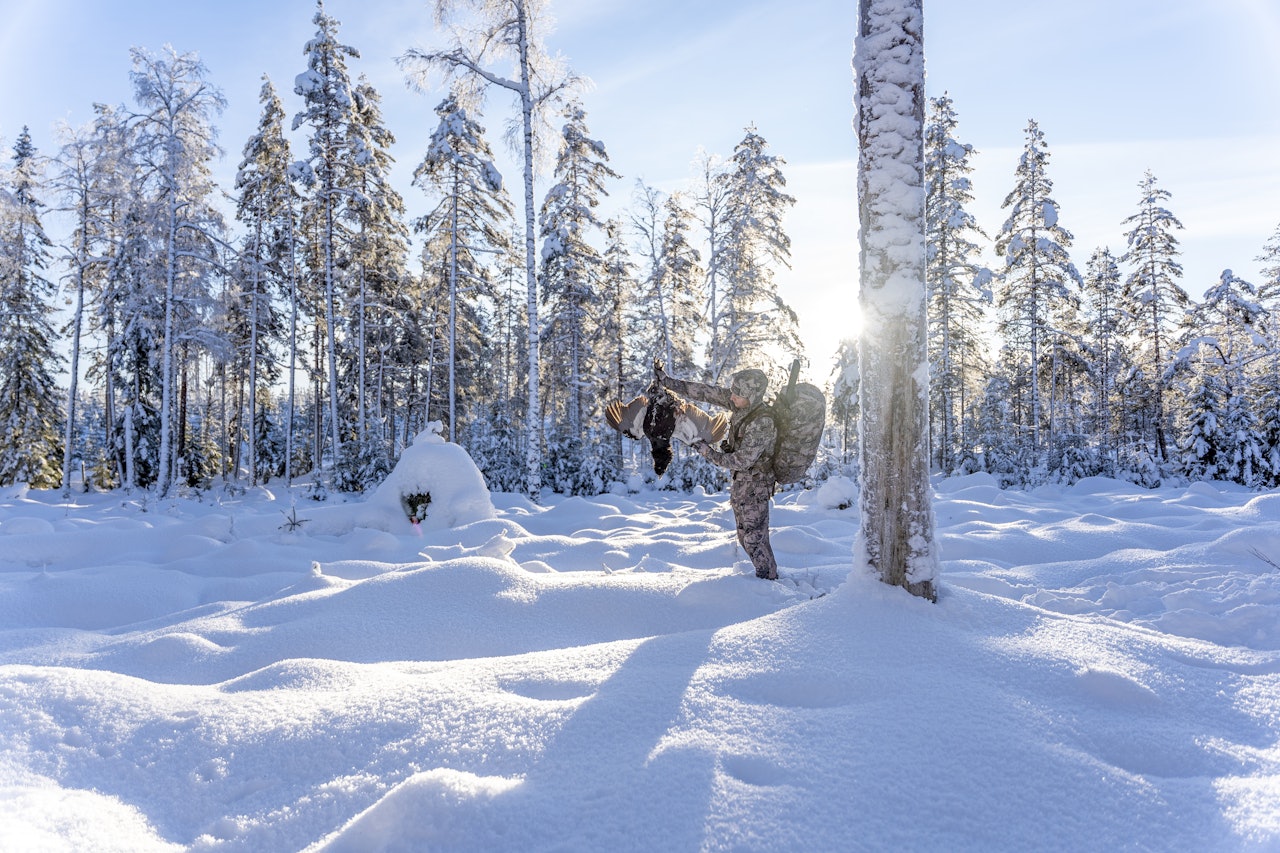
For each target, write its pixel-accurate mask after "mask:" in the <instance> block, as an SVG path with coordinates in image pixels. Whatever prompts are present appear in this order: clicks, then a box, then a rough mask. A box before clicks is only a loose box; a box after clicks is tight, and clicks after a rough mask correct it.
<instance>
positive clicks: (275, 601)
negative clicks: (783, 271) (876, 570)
mask: <svg viewBox="0 0 1280 853" xmlns="http://www.w3.org/2000/svg"><path fill="white" fill-rule="evenodd" d="M481 488H483V487H481ZM936 488H937V497H936V500H935V511H936V514H937V522H938V532H939V536H940V539H941V553H942V575H941V587H940V589H941V591H940V596H939V601H938V603H937V604H936V605H935V604H929V603H927V602H925V601H922V600H920V599H917V598H914V597H912V596H910V595H908V594H906V593H905V592H903V591H901V590H899V589H897V588H890V587H886V586H884V585H882V584H880V583H878V582H875V581H873V580H870V579H867V578H865V577H862V576H861V575H853V576H851V575H850V560H851V556H850V554H851V549H852V543H853V540H854V535H855V533H856V530H857V513H856V509H852V508H844V509H841V508H838V506H837V505H838V504H842V503H845V502H847V500H848V496H849V494H850V492H851V491H852V488H851V486H850V484H848V483H847V482H841V481H833V482H832V483H829V484H828V485H827V486H826V487H824V489H822V490H819V491H815V492H806V493H800V494H796V493H788V494H784V495H781V496H779V497H778V498H777V499H776V500H775V506H774V513H773V522H774V531H775V532H774V548H775V550H776V552H777V555H778V560H779V565H780V571H781V573H782V575H783V578H782V580H781V581H779V582H777V583H770V582H766V581H760V580H757V579H756V578H755V577H754V576H753V574H752V569H751V566H750V564H749V563H748V562H747V561H746V560H745V558H744V556H743V555H742V554H741V552H740V551H738V550H737V549H736V546H735V542H734V537H733V522H732V516H731V514H730V513H729V510H728V506H727V501H726V499H725V497H724V496H700V495H694V496H690V495H682V494H675V493H665V492H652V491H644V492H640V493H636V494H622V495H605V496H602V497H599V498H593V499H583V498H561V497H551V498H549V499H548V501H547V504H546V505H545V506H534V505H531V504H529V503H528V502H526V501H525V500H523V499H522V498H519V497H515V496H512V495H506V494H496V495H493V496H492V505H493V512H492V515H491V516H490V517H485V516H487V515H488V511H487V508H486V507H485V506H483V504H484V501H482V500H479V501H478V505H480V509H479V510H478V515H476V516H473V517H474V518H475V520H471V521H467V522H465V523H460V524H458V525H456V526H442V527H439V528H438V529H430V525H428V524H426V523H424V524H423V525H422V527H420V528H416V529H415V528H414V527H413V526H411V525H410V524H409V523H408V522H407V521H406V520H405V519H404V518H403V516H399V517H397V515H396V513H397V512H398V511H399V508H398V507H396V506H394V505H393V504H394V502H393V501H382V502H381V503H379V501H375V500H373V499H372V498H371V499H370V500H369V501H367V502H364V503H355V504H350V505H345V506H344V505H341V504H334V503H333V502H332V501H331V502H330V504H327V505H321V504H315V503H311V502H309V501H307V500H305V498H302V497H301V495H302V494H303V493H304V490H303V489H302V488H301V487H299V489H298V497H297V498H296V500H297V509H296V518H298V519H303V520H305V521H304V522H303V523H302V524H301V526H299V527H297V529H295V530H293V531H290V530H288V527H289V525H288V524H287V523H286V518H287V517H288V516H289V515H290V505H291V499H290V497H289V496H287V495H285V494H281V493H277V492H275V491H274V490H272V489H270V488H267V489H257V490H251V491H250V492H248V493H247V494H245V495H242V496H230V495H222V496H205V498H204V499H203V500H200V501H197V500H190V499H173V500H166V501H164V502H159V503H157V502H155V501H154V500H152V501H151V502H149V503H144V502H142V501H141V500H140V499H139V498H137V497H133V498H130V497H125V496H123V495H121V494H93V495H77V496H75V498H74V499H73V500H71V501H63V500H62V499H60V498H59V497H58V496H57V494H56V493H54V492H25V491H24V490H12V489H11V490H9V491H8V492H7V493H0V813H2V814H3V816H4V819H3V820H0V849H5V850H25V851H32V850H35V851H62V850H66V851H72V850H74V851H97V850H103V851H106V850H121V851H123V850H128V851H150V850H197V851H199V850H252V851H288V850H330V851H371V850H398V851H423V850H513V851H514V850H521V851H528V850H553V849H554V850H614V851H617V850H655V849H662V850H731V849H732V850H884V849H900V850H940V851H941V850H947V851H955V850H975V851H976V850H982V851H992V850H1008V851H1015V850H1018V851H1022V850H1033V849H1034V850H1050V849H1071V850H1115V849H1133V850H1161V851H1174V850H1187V851H1205V850H1214V851H1223V850H1277V849H1280V570H1277V568H1276V567H1275V566H1273V565H1270V564H1269V563H1268V561H1267V559H1268V558H1269V559H1270V560H1271V561H1280V492H1264V493H1256V492H1248V491H1244V490H1242V489H1238V488H1235V487H1232V486H1226V485H1221V484H1203V483H1202V484H1196V485H1192V486H1190V487H1177V488H1173V487H1167V488H1163V489H1159V490H1156V491H1146V490H1141V489H1137V488H1134V487H1132V486H1129V485H1126V484H1123V483H1119V482H1116V481H1111V480H1097V479H1095V480H1087V481H1084V482H1082V483H1081V484H1079V485H1077V486H1074V487H1069V488H1067V487H1062V488H1043V489H1039V490H1036V491H1032V492H1007V491H1000V490H999V489H997V488H995V486H994V485H993V484H992V482H991V480H990V479H989V478H988V477H987V476H986V475H974V476H971V477H966V478H958V479H952V480H944V481H940V482H938V483H937V484H936ZM483 497H484V495H477V494H475V493H473V492H469V491H467V490H466V489H464V490H462V491H461V493H460V494H459V495H458V498H457V499H458V500H464V501H465V500H478V499H479V498H483ZM378 506H383V510H382V511H375V509H376V507H378ZM437 508H439V507H437ZM343 519H345V521H343Z"/></svg>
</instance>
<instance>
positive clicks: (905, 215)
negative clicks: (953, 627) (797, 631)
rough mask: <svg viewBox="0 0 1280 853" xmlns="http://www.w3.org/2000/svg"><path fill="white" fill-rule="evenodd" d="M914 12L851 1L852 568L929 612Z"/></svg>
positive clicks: (920, 56) (873, 0)
mask: <svg viewBox="0 0 1280 853" xmlns="http://www.w3.org/2000/svg"><path fill="white" fill-rule="evenodd" d="M922 5H923V4H922V0H861V2H860V4H859V31H858V40H857V47H856V50H855V55H854V70H855V73H856V76H857V84H858V87H857V107H858V109H857V114H858V115H857V128H858V142H859V149H860V150H859V158H858V211H859V219H860V225H861V231H860V238H861V249H862V256H861V267H862V268H861V289H860V292H859V302H860V304H861V306H862V313H863V332H862V336H861V338H860V339H859V347H858V351H859V362H860V365H861V371H860V373H861V380H862V385H861V424H860V427H861V441H860V443H859V444H860V448H861V453H862V496H861V516H862V526H861V530H860V532H859V534H858V541H857V545H856V546H855V548H856V551H857V552H860V553H856V554H855V556H856V557H858V558H859V559H860V560H861V561H863V562H865V564H866V566H867V567H868V568H869V569H870V570H871V571H872V572H873V573H875V574H877V575H878V576H879V577H880V579H881V580H882V581H884V582H885V583H888V584H893V585H896V586H901V587H904V588H906V589H907V590H908V591H909V592H911V593H912V594H914V595H919V596H922V597H924V598H928V599H930V600H931V601H936V600H937V594H938V592H937V585H936V581H937V574H938V557H937V550H936V544H935V541H934V521H933V507H932V503H931V495H930V489H929V451H928V437H929V424H928V420H929V370H928V364H929V360H928V351H927V347H926V341H927V334H926V330H927V327H926V300H925V257H926V256H925V237H924V144H923V138H924V132H923V127H924V33H923V11H922Z"/></svg>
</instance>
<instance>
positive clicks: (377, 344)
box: [346, 77, 409, 488]
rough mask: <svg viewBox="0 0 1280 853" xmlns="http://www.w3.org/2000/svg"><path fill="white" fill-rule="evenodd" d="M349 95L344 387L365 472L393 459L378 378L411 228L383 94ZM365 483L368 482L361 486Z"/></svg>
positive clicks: (367, 90)
mask: <svg viewBox="0 0 1280 853" xmlns="http://www.w3.org/2000/svg"><path fill="white" fill-rule="evenodd" d="M353 94H354V96H355V102H354V105H353V109H352V118H353V121H352V122H351V125H350V127H349V128H348V132H349V133H350V134H351V137H352V138H351V150H352V152H353V155H354V159H353V162H352V164H351V169H350V175H349V178H348V185H349V186H350V187H351V190H352V196H351V201H350V203H349V205H348V216H349V217H350V218H351V220H352V224H353V232H354V233H353V238H354V239H353V245H352V252H351V264H352V266H353V268H354V272H353V275H352V276H351V281H350V282H349V285H348V294H349V297H348V298H349V303H350V305H351V309H350V316H349V319H348V325H349V328H350V334H349V335H348V339H349V340H350V341H352V342H353V345H348V347H347V353H346V355H347V358H348V359H353V360H354V364H350V365H349V366H348V367H347V372H348V374H349V381H348V382H347V383H346V385H347V387H348V388H351V389H354V391H355V394H356V398H355V411H356V428H355V435H356V437H357V440H358V443H359V448H360V450H359V453H358V456H359V457H360V458H361V459H363V460H366V461H365V462H364V463H363V464H364V466H365V467H366V469H369V470H373V469H375V468H376V467H377V466H376V465H375V461H376V460H381V462H382V463H383V464H384V465H387V464H389V458H390V457H389V452H390V444H389V442H388V439H389V438H390V436H389V435H388V434H387V433H386V432H385V431H384V429H383V427H382V425H383V423H384V422H385V421H384V413H383V399H384V397H383V393H382V392H383V390H384V388H385V383H384V382H383V381H381V379H380V377H382V376H383V374H384V373H385V372H386V354H387V352H388V350H389V348H390V345H391V342H392V340H393V339H394V331H393V327H394V325H395V324H396V322H397V320H398V317H399V315H400V313H401V310H402V304H401V300H400V292H401V291H402V289H403V288H404V284H405V282H406V280H407V279H408V269H407V263H408V255H409V230H408V226H407V225H406V224H405V220H404V214H405V206H404V199H403V198H402V197H401V196H400V193H399V192H397V191H396V189H395V188H394V187H393V186H392V185H391V167H392V165H393V164H394V162H395V160H394V158H392V156H391V153H390V148H391V146H392V145H393V144H395V136H394V135H393V134H392V133H391V131H390V130H388V129H387V127H386V126H385V124H384V123H383V118H382V106H381V105H382V97H381V95H379V94H378V92H377V90H376V89H375V88H374V87H373V86H372V85H371V84H370V83H369V82H368V81H367V80H366V79H365V78H364V77H361V78H360V80H359V82H358V83H357V85H356V87H355V89H354V90H353ZM398 309H399V310H398ZM374 424H376V425H377V426H376V427H375V426H374ZM388 470H389V468H388ZM367 485H369V483H368V482H365V483H363V484H361V488H364V487H365V486H367Z"/></svg>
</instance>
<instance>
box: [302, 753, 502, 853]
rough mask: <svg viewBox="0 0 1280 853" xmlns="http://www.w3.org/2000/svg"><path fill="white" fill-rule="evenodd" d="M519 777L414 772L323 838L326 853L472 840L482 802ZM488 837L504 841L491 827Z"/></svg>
mask: <svg viewBox="0 0 1280 853" xmlns="http://www.w3.org/2000/svg"><path fill="white" fill-rule="evenodd" d="M520 783H521V780H519V779H508V778H505V777H501V776H478V775H476V774H474V773H468V772H466V771H461V770H450V769H448V768H437V769H435V770H428V771H425V772H422V773H417V774H415V775H414V776H412V777H410V778H409V779H407V780H405V781H404V782H401V783H400V784H399V785H398V786H397V787H396V788H394V789H392V791H391V792H390V793H388V794H387V795H386V796H385V797H383V798H382V799H381V800H379V801H378V802H377V803H375V804H374V805H373V806H371V807H370V808H369V809H367V810H366V811H365V812H364V813H362V814H360V815H358V816H357V817H356V818H355V819H353V820H352V821H351V822H350V823H349V824H347V826H346V827H344V828H343V829H342V830H340V831H339V832H338V833H336V834H335V835H334V836H332V837H331V838H329V839H328V840H327V842H326V843H325V844H324V846H323V847H322V848H321V849H323V850H324V851H326V853H342V851H351V853H362V851H366V850H371V849H373V850H381V851H384V853H392V851H404V853H414V852H415V851H419V850H449V849H458V848H461V847H466V846H469V845H470V844H472V843H474V842H475V840H476V830H475V827H476V825H477V823H478V822H479V821H478V820H477V818H478V817H480V815H481V814H482V813H483V810H484V807H485V806H486V805H487V804H488V803H489V802H491V801H492V800H494V799H496V798H498V797H500V796H501V795H502V794H505V793H506V792H507V791H510V790H512V789H514V788H517V787H519V785H520ZM487 841H488V842H489V843H498V842H506V843H509V842H510V839H509V838H504V837H503V834H501V833H496V834H494V835H493V836H491V837H489V838H488V839H487Z"/></svg>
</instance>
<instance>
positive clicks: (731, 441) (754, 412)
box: [725, 403, 778, 453]
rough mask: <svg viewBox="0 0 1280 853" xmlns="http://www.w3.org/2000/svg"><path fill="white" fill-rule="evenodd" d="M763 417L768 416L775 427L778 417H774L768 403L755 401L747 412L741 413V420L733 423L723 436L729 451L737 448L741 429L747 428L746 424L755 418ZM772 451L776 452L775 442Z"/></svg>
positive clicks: (771, 407)
mask: <svg viewBox="0 0 1280 853" xmlns="http://www.w3.org/2000/svg"><path fill="white" fill-rule="evenodd" d="M765 417H767V418H770V419H771V420H772V421H773V425H774V426H775V427H776V426H777V425H778V419H777V418H776V417H774V411H773V406H771V405H769V404H768V403H757V404H756V405H755V406H754V407H752V409H751V410H750V411H749V412H747V413H746V414H745V415H743V416H742V420H740V421H738V422H737V423H736V424H734V425H733V429H731V430H730V431H729V435H728V436H727V437H726V438H725V445H726V447H727V448H728V450H729V452H730V453H732V452H733V451H735V450H737V449H738V441H739V440H740V439H741V438H742V431H743V430H744V429H746V428H747V424H749V423H751V422H752V421H754V420H756V419H757V418H765ZM773 452H774V453H777V452H778V447H777V442H774V448H773Z"/></svg>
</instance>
